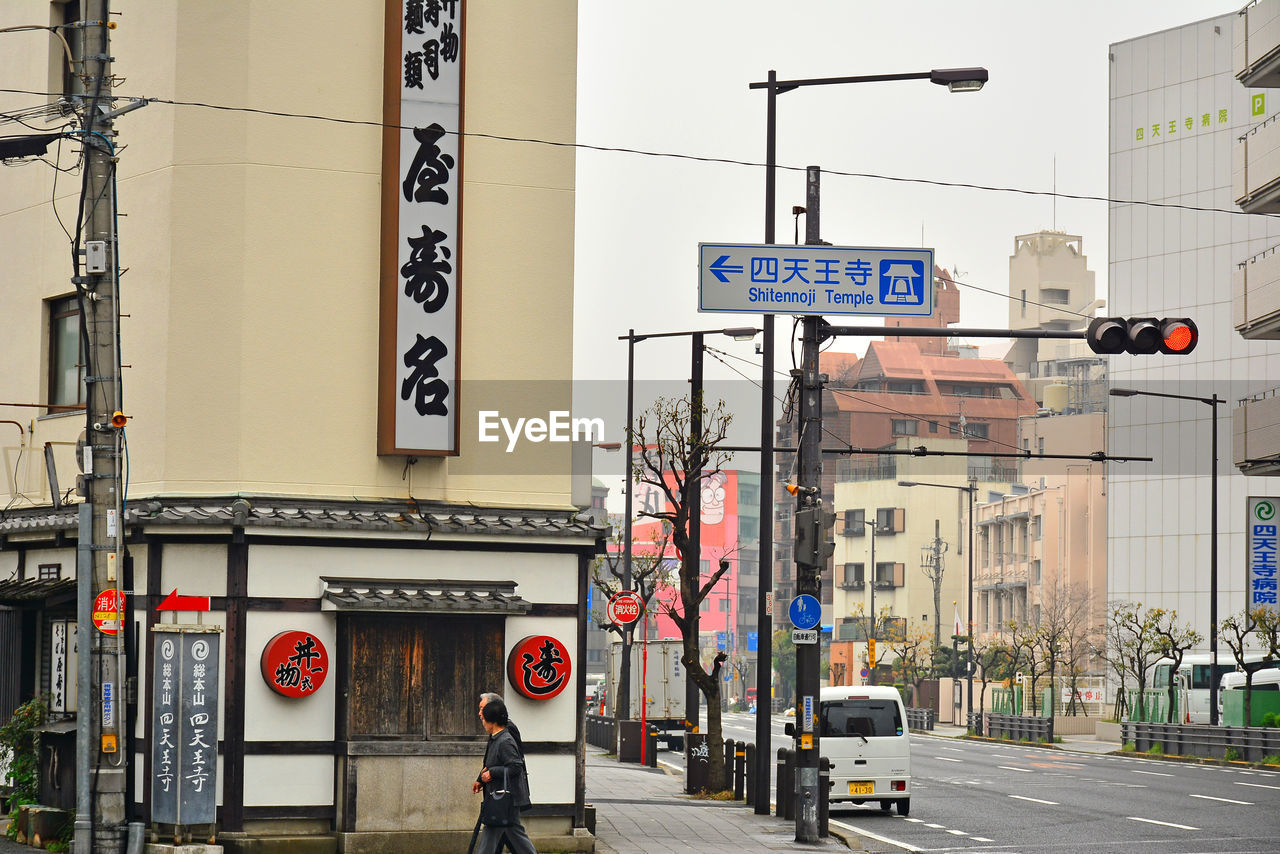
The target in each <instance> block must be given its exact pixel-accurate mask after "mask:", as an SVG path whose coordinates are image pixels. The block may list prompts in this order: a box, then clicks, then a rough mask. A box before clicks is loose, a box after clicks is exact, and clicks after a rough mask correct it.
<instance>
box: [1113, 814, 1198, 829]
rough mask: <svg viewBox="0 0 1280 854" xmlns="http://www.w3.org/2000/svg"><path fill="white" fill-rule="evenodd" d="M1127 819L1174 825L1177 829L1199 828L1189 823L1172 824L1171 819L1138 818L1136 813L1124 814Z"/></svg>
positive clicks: (1165, 825) (1166, 825) (1168, 825)
mask: <svg viewBox="0 0 1280 854" xmlns="http://www.w3.org/2000/svg"><path fill="white" fill-rule="evenodd" d="M1126 817H1127V818H1128V819H1129V821H1144V822H1146V823H1147V824H1159V825H1161V826H1163V827H1176V828H1178V830H1199V829H1200V828H1198V827H1192V826H1191V825H1189V824H1174V823H1173V822H1171V821H1156V820H1155V819H1154V818H1139V817H1138V816H1136V815H1131V816H1126Z"/></svg>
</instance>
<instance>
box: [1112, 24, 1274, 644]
mask: <svg viewBox="0 0 1280 854" xmlns="http://www.w3.org/2000/svg"><path fill="white" fill-rule="evenodd" d="M1243 20H1244V18H1242V17H1241V16H1238V15H1234V14H1233V15H1224V16H1221V17H1218V18H1212V19H1209V20H1205V21H1199V22H1196V23H1192V24H1187V25H1186V26H1182V27H1176V28H1173V29H1170V30H1165V31H1163V32H1159V33H1152V34H1150V35H1146V36H1142V37H1140V38H1135V39H1131V40H1129V41H1125V42H1120V43H1117V44H1114V45H1112V46H1111V55H1110V62H1111V92H1110V107H1111V120H1110V144H1109V152H1110V191H1109V195H1110V197H1111V199H1112V200H1113V201H1112V203H1111V215H1110V259H1109V280H1110V307H1109V308H1108V310H1107V311H1106V314H1109V315H1117V316H1126V317H1143V316H1147V317H1182V316H1186V317H1191V318H1193V319H1194V320H1195V322H1196V323H1197V324H1198V326H1199V329H1200V341H1199V345H1198V347H1197V348H1196V350H1195V351H1194V352H1193V353H1192V354H1191V355H1190V356H1187V357H1176V356H1164V355H1158V354H1157V355H1152V356H1133V355H1118V356H1113V357H1111V359H1110V365H1109V373H1110V377H1111V383H1112V386H1113V387H1119V388H1135V389H1140V390H1145V391H1152V392H1162V393H1168V394H1181V395H1190V396H1195V397H1203V398H1211V397H1212V396H1213V395H1215V394H1216V395H1217V396H1218V397H1219V398H1221V399H1223V400H1224V401H1226V402H1225V403H1224V404H1221V405H1219V406H1218V407H1217V409H1218V418H1219V432H1218V443H1217V447H1216V449H1215V448H1213V447H1212V444H1211V441H1210V437H1211V428H1212V415H1213V412H1212V410H1213V408H1214V407H1212V406H1210V405H1208V404H1206V403H1201V402H1197V401H1194V400H1192V401H1185V400H1169V399H1161V398H1154V397H1141V396H1138V397H1129V398H1123V399H1120V398H1113V399H1112V405H1111V407H1110V415H1109V420H1108V431H1107V439H1108V442H1107V445H1108V447H1107V450H1108V452H1109V453H1111V454H1113V455H1121V456H1126V455H1149V456H1152V457H1154V458H1155V460H1154V462H1152V463H1128V464H1125V465H1118V464H1111V465H1110V467H1109V473H1108V496H1107V504H1108V531H1109V542H1108V559H1107V564H1108V585H1107V587H1108V597H1109V599H1111V600H1130V601H1133V602H1141V603H1142V604H1143V605H1144V606H1160V607H1165V608H1174V609H1177V612H1178V614H1179V616H1180V617H1181V618H1182V619H1184V620H1187V621H1189V622H1190V623H1191V625H1192V626H1193V627H1194V628H1196V629H1197V630H1199V631H1200V632H1201V633H1202V634H1203V635H1205V637H1206V641H1205V643H1204V644H1202V646H1201V648H1202V649H1207V647H1208V643H1207V637H1208V629H1209V622H1210V604H1209V599H1210V597H1209V591H1210V537H1209V532H1210V510H1209V508H1210V483H1211V481H1210V478H1209V475H1210V468H1211V461H1212V458H1213V454H1214V453H1215V452H1216V454H1217V456H1218V459H1219V466H1220V471H1221V479H1220V481H1219V514H1218V527H1219V532H1220V538H1219V542H1218V559H1219V569H1218V609H1217V615H1218V619H1219V620H1221V619H1223V618H1225V617H1227V616H1228V615H1230V614H1232V613H1236V612H1238V611H1240V610H1241V608H1242V607H1243V606H1244V560H1245V548H1244V547H1245V543H1244V527H1245V519H1244V517H1245V498H1246V496H1247V495H1250V494H1266V493H1267V492H1269V491H1270V492H1275V491H1277V490H1275V489H1274V488H1272V487H1270V484H1269V483H1268V482H1267V481H1263V480H1258V479H1249V478H1246V477H1244V476H1242V475H1240V474H1239V473H1238V472H1237V470H1236V469H1235V467H1234V466H1233V465H1232V456H1231V453H1232V444H1231V436H1232V426H1233V425H1232V422H1233V419H1234V418H1235V417H1237V416H1236V415H1235V414H1234V413H1233V410H1232V407H1233V405H1234V404H1235V403H1236V402H1237V401H1238V400H1240V399H1242V398H1246V397H1248V396H1250V395H1252V394H1254V393H1257V392H1261V391H1265V390H1266V389H1269V388H1272V387H1274V386H1275V385H1276V382H1277V378H1280V346H1278V345H1277V344H1276V343H1275V342H1269V341H1262V340H1246V339H1245V338H1244V337H1242V336H1241V335H1239V334H1237V332H1236V329H1235V328H1234V323H1233V291H1232V277H1233V273H1234V271H1235V270H1236V267H1237V265H1238V264H1240V263H1241V262H1244V261H1246V260H1247V259H1249V258H1252V257H1255V256H1257V255H1258V254H1259V253H1262V252H1264V251H1267V250H1269V249H1271V248H1272V247H1274V246H1276V245H1277V244H1278V243H1280V221H1277V220H1275V219H1273V218H1269V217H1261V216H1249V215H1246V214H1243V213H1241V212H1240V210H1239V208H1237V207H1236V199H1237V194H1236V192H1235V191H1234V190H1233V187H1232V160H1233V156H1236V152H1237V150H1238V143H1237V140H1238V139H1239V138H1240V137H1242V136H1243V135H1245V134H1248V133H1253V132H1254V131H1255V130H1257V129H1258V128H1259V126H1261V125H1263V124H1264V123H1267V122H1272V123H1274V121H1275V120H1274V119H1273V118H1272V116H1273V115H1274V114H1275V110H1276V109H1277V108H1280V91H1277V90H1264V89H1250V88H1246V87H1245V86H1242V85H1241V84H1240V82H1239V81H1237V79H1236V77H1235V74H1234V72H1233V64H1232V53H1233V51H1232V47H1233V28H1234V27H1236V26H1237V25H1238V24H1239V23H1240V22H1242V21H1243ZM1236 40H1238V39H1236ZM1272 43H1273V44H1274V43H1275V38H1274V37H1272ZM1270 169H1271V172H1270V175H1271V176H1272V177H1273V178H1274V177H1275V176H1276V174H1277V171H1276V167H1275V166H1271V167H1270Z"/></svg>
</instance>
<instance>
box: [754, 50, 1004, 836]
mask: <svg viewBox="0 0 1280 854" xmlns="http://www.w3.org/2000/svg"><path fill="white" fill-rule="evenodd" d="M987 78H988V72H987V69H985V68H943V69H934V70H932V71H922V72H915V73H909V74H870V75H861V76H857V77H814V78H808V79H802V80H779V79H778V73H777V72H776V71H774V70H770V71H769V77H768V79H767V80H766V81H764V82H762V83H751V84H748V88H751V89H765V90H766V91H767V93H768V98H767V100H766V102H765V104H766V106H765V170H764V242H765V243H766V244H772V243H773V242H774V240H775V237H774V235H775V230H774V229H775V222H774V218H775V214H776V213H777V211H776V210H775V209H776V207H777V202H776V195H777V166H778V164H777V150H778V118H777V117H778V111H777V105H778V95H780V94H782V93H784V92H790V91H792V90H793V89H799V88H800V87H802V86H830V85H836V84H841V83H879V82H887V81H895V80H928V81H930V82H931V83H936V84H938V85H939V86H946V87H947V89H948V90H949V91H952V92H976V91H977V90H979V89H981V88H982V87H983V85H984V84H985V83H986V82H987ZM763 327H764V328H763V332H764V354H763V355H764V359H763V367H762V377H761V383H760V477H761V489H760V522H761V534H760V567H761V571H760V605H759V611H758V619H759V624H760V625H762V626H763V625H765V623H766V621H767V619H768V613H767V608H768V602H769V600H770V599H771V598H772V593H773V586H772V585H773V532H772V520H773V485H772V482H770V484H769V488H767V489H766V488H764V485H765V484H764V478H765V477H766V476H768V477H770V478H772V476H773V475H772V472H773V429H774V425H773V315H771V314H766V315H764V324H763ZM819 441H820V440H819ZM819 447H820V446H819ZM819 453H820V450H819ZM766 528H767V529H769V532H768V534H766V533H765V529H766ZM765 567H768V572H767V573H766V572H765ZM873 616H874V615H873ZM762 634H763V633H762ZM757 655H758V660H759V661H760V663H761V665H762V666H761V667H760V668H759V672H758V673H757V694H758V695H759V696H760V697H764V696H765V694H766V692H767V690H768V688H769V684H770V683H769V680H768V677H767V676H766V673H767V672H768V671H767V669H766V667H765V666H763V665H769V664H770V663H771V657H772V638H770V642H769V644H766V643H764V637H762V638H761V644H760V650H759V652H758V653H757ZM817 655H818V651H817V648H816V646H815V648H814V649H812V650H810V649H808V648H807V645H806V649H805V650H804V653H803V655H802V653H801V652H799V651H797V653H796V663H797V664H796V687H797V689H799V690H798V693H801V694H802V695H806V696H812V695H816V694H817V693H818V658H817ZM802 660H804V661H805V662H806V666H805V667H803V668H802V667H801V664H800V662H801V661H802ZM802 672H803V673H804V675H805V679H804V682H805V684H804V685H801V684H800V675H801V673H802ZM805 692H807V694H805ZM758 709H759V706H757V713H756V744H757V745H761V746H763V745H767V744H769V743H770V740H771V733H770V727H769V717H768V716H766V715H762V714H760V713H759V711H758ZM797 731H800V728H797ZM819 741H820V739H819V737H818V734H817V733H814V738H813V744H812V748H811V749H806V750H800V751H798V758H797V763H796V770H797V779H798V780H799V786H798V787H797V788H798V796H799V797H800V801H799V803H802V804H805V805H816V804H817V802H818V755H819V750H820V747H819ZM770 773H771V769H770V763H769V751H767V750H764V749H760V750H757V751H756V775H755V778H756V786H757V789H756V794H755V801H754V805H755V811H756V814H757V815H767V814H768V812H769V780H770ZM781 796H782V793H779V797H781ZM817 824H818V823H817V809H816V806H814V807H813V808H809V807H808V806H806V808H805V809H797V810H796V841H797V842H817V841H818V826H817Z"/></svg>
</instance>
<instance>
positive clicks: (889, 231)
mask: <svg viewBox="0 0 1280 854" xmlns="http://www.w3.org/2000/svg"><path fill="white" fill-rule="evenodd" d="M1242 5H1243V3H1242V2H1241V0H1236V2H1216V0H1194V2H1192V0H1160V2H1154V0H1153V2H1138V0H1107V2H1101V0H1080V1H1079V2H1074V3H1044V2H1027V0H1019V2H1003V0H1002V1H1001V2H976V3H956V2H946V0H916V2H911V3H904V2H898V0H894V1H893V2H887V1H886V2H881V1H880V0H876V2H867V0H857V2H855V1H854V0H842V2H831V1H830V0H794V2H788V3H780V2H769V3H765V2H758V0H736V2H732V3H729V2H721V3H712V2H706V1H705V0H693V2H685V3H678V4H666V5H658V4H652V3H620V2H614V0H579V3H578V9H579V32H578V142H579V143H580V144H584V145H599V146H616V147H624V148H629V149H641V150H645V151H651V152H666V153H671V154H682V155H693V156H697V157H712V158H725V159H729V160H737V161H746V162H748V163H750V164H760V163H762V162H763V160H764V145H765V139H764V136H765V94H764V92H763V91H762V90H750V89H748V85H747V84H748V83H750V82H753V81H762V80H764V79H766V77H767V75H768V71H769V70H770V69H774V70H776V71H777V73H778V76H779V78H780V79H787V78H809V77H834V76H850V75H862V74H882V73H894V72H915V71H927V70H929V69H931V68H948V67H968V66H985V67H986V68H988V69H989V71H990V75H991V77H990V82H989V83H988V84H987V86H986V87H985V88H984V89H983V90H982V91H981V92H978V93H974V94H950V93H948V92H947V90H946V88H945V87H942V86H935V85H931V84H930V83H928V81H906V82H895V83H878V84H858V85H846V86H826V87H812V88H807V89H799V90H796V91H793V92H790V93H787V94H784V95H781V96H779V99H778V129H779V133H778V163H779V165H780V166H783V167H795V171H789V170H786V169H783V170H780V172H779V177H778V218H777V240H778V242H779V243H789V242H791V241H792V238H793V227H794V225H793V218H792V216H791V213H790V211H791V207H792V206H793V205H800V204H804V174H803V169H804V167H805V166H808V165H818V166H821V167H822V168H823V169H824V170H828V171H829V172H856V173H869V174H874V175H882V176H886V177H894V178H924V179H930V180H937V181H956V182H965V183H972V184H984V185H994V186H1000V187H1015V188H1024V189H1033V190H1050V189H1052V188H1053V187H1054V182H1055V162H1054V161H1055V158H1056V184H1057V189H1058V190H1059V191H1060V192H1064V193H1072V194H1083V195H1090V196H1106V195H1107V189H1108V188H1107V115H1108V104H1107V91H1108V73H1109V67H1108V55H1107V53H1108V51H1107V49H1108V45H1110V44H1111V43H1113V42H1118V41H1123V40H1126V39H1130V38H1134V37H1136V36H1140V35H1145V34H1147V33H1151V32H1155V31H1157V30H1162V29H1167V28H1169V27H1174V26H1179V25H1182V24H1186V23H1190V22H1193V21H1198V20H1202V19H1205V18H1209V17H1214V16H1216V15H1219V14H1223V13H1227V12H1233V11H1235V10H1237V9H1239V8H1240V6H1242ZM577 157H578V160H577V164H578V170H577V236H576V240H577V259H576V270H575V284H574V287H575V318H574V329H575V340H574V363H575V378H577V379H579V380H620V379H623V378H625V376H626V344H625V342H620V341H618V340H617V337H618V336H619V335H625V334H626V331H627V329H628V328H629V327H633V328H635V330H636V331H637V332H659V331H675V330H686V329H699V328H720V327H724V326H741V325H751V324H756V325H758V323H759V321H758V317H757V316H754V315H716V314H700V313H699V312H697V310H696V305H697V275H696V274H697V257H696V252H697V244H698V243H699V242H737V243H761V242H763V240H764V170H763V168H762V167H761V166H759V165H745V166H744V165H728V164H716V163H705V162H692V161H688V160H680V159H674V158H669V157H656V156H644V155H639V154H626V153H615V152H599V151H592V150H585V149H580V150H579V152H578V155H577ZM821 219H822V237H823V239H825V240H827V241H829V242H831V243H834V244H837V245H850V246H911V247H915V246H927V247H932V248H933V249H935V260H936V263H938V264H939V265H941V266H944V267H946V268H948V269H950V270H954V271H956V273H955V278H956V279H957V280H958V281H960V282H963V283H967V284H969V285H973V286H976V287H977V288H982V289H986V290H988V291H994V292H996V293H997V294H1007V293H1008V269H1009V255H1010V253H1011V251H1012V248H1013V238H1014V235H1017V234H1025V233H1028V232H1034V231H1037V230H1039V229H1042V228H1055V227H1056V228H1057V229H1059V230H1062V231H1066V232H1068V233H1071V234H1079V235H1081V236H1082V237H1083V238H1084V250H1085V253H1086V255H1087V256H1088V260H1089V267H1090V269H1092V270H1093V271H1094V272H1095V274H1096V278H1097V284H1098V291H1099V296H1102V297H1105V296H1106V286H1107V206H1106V204H1105V203H1103V202H1082V201H1068V200H1058V202H1057V204H1056V206H1055V204H1054V203H1053V201H1051V200H1050V199H1049V198H1046V197H1033V196H1026V195H1018V194H1014V193H1007V192H988V191H980V190H972V189H957V188H949V187H938V186H929V185H921V184H909V183H900V182H894V181H889V180H884V179H872V178H862V177H846V176H840V175H836V174H824V177H823V181H822V218H821ZM801 229H802V231H801V235H802V236H803V221H801ZM960 290H961V301H962V307H961V324H962V325H966V326H982V327H1005V326H1007V325H1008V323H1007V315H1008V300H1007V297H1004V296H997V295H993V294H989V293H984V292H983V291H981V290H977V289H975V288H974V287H961V289H960ZM851 322H861V321H851ZM870 322H875V321H870ZM790 330H791V322H790V318H788V317H782V316H780V317H779V321H778V354H777V357H776V360H777V365H778V367H779V368H780V369H784V370H785V369H786V368H789V367H790V356H789V355H787V353H788V348H789V346H790V342H789V334H790ZM720 340H721V341H722V342H723V343H720V344H719V346H720V347H721V348H722V349H724V350H726V351H729V352H734V353H737V354H740V355H741V356H742V357H744V358H748V359H751V360H752V361H757V362H758V357H757V356H755V354H754V353H753V352H752V345H750V344H736V343H734V342H732V341H730V340H729V339H720ZM709 343H711V342H709ZM974 343H979V342H974ZM835 349H838V350H847V351H855V352H861V351H862V350H864V349H865V343H864V342H855V341H841V342H838V343H837V344H836V346H835ZM637 357H638V361H637V369H636V372H637V377H638V378H639V379H646V378H649V379H657V378H665V379H678V380H683V379H684V378H686V377H687V376H688V367H687V365H688V361H689V346H688V345H687V344H685V343H683V342H678V341H649V342H644V343H641V344H639V345H638V346H637ZM744 369H745V370H747V371H748V372H749V373H751V372H752V370H751V368H750V367H746V366H744ZM707 372H708V376H709V377H713V378H714V377H717V376H720V377H727V376H731V374H729V373H728V372H727V371H725V370H724V369H723V368H722V367H721V366H720V365H719V364H717V363H716V362H715V360H714V359H712V360H710V361H709V362H708V366H707ZM754 375H755V376H757V377H758V375H759V369H758V368H756V369H755V370H754ZM782 385H784V383H782V381H781V380H780V381H779V386H782ZM618 393H619V394H624V391H623V390H621V389H620V390H619V392H618ZM577 408H578V407H577V406H576V405H575V409H577ZM755 412H756V413H758V409H756V410H755ZM743 415H744V416H747V413H743ZM747 417H748V420H750V419H754V418H758V414H752V415H750V416H747ZM756 435H757V438H758V433H757V434H756ZM608 438H610V439H616V438H620V437H613V436H611V437H608ZM600 464H601V461H599V460H597V466H599V465H600ZM607 465H610V466H611V465H612V463H607Z"/></svg>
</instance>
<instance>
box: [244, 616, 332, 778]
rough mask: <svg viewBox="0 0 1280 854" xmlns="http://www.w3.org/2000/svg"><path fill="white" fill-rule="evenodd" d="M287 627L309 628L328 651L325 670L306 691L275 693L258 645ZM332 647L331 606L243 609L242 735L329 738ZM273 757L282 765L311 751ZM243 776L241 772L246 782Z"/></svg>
mask: <svg viewBox="0 0 1280 854" xmlns="http://www.w3.org/2000/svg"><path fill="white" fill-rule="evenodd" d="M290 630H298V631H306V632H311V633H313V634H314V635H315V636H316V639H317V640H319V641H320V642H321V643H322V644H324V648H325V650H326V651H328V653H329V673H327V674H325V680H324V684H322V685H321V686H320V688H319V689H318V690H317V691H316V692H315V693H313V694H311V695H309V696H307V697H297V698H294V697H284V696H282V695H280V694H277V693H276V692H275V691H273V690H271V688H270V687H269V686H268V685H267V683H266V680H265V679H263V677H262V666H261V660H262V651H263V650H264V649H265V648H266V646H267V643H268V642H269V641H270V640H271V639H272V638H273V637H275V636H276V635H277V634H278V633H280V632H283V631H290ZM337 648H338V637H337V617H336V615H335V614H333V613H332V612H328V613H317V612H310V613H295V612H288V611H286V612H276V611H253V610H251V611H249V612H248V616H247V618H246V620H245V697H244V706H245V716H244V738H245V741H330V740H332V739H333V738H334V734H335V727H334V714H335V709H336V708H337V678H336V675H335V672H334V671H335V670H336V668H337V666H338V656H337ZM274 758H275V759H276V760H277V761H278V762H280V763H281V764H282V765H292V764H293V763H294V762H295V761H297V760H299V759H302V758H305V759H313V758H315V757H310V756H308V757H292V756H291V757H274ZM246 767H247V766H246ZM248 780H249V775H248V774H247V773H246V775H245V781H246V788H247V782H248ZM277 803H286V802H285V801H278V802H277ZM299 803H301V802H299Z"/></svg>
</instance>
